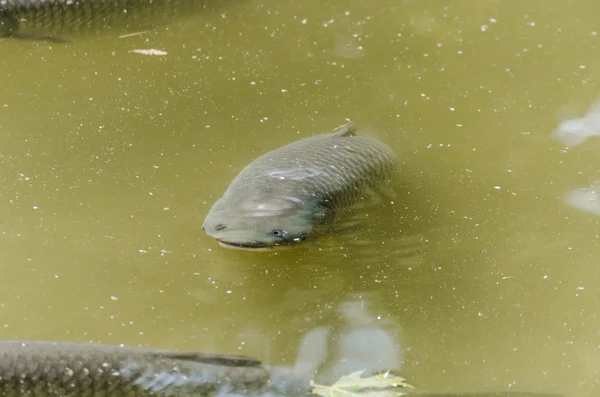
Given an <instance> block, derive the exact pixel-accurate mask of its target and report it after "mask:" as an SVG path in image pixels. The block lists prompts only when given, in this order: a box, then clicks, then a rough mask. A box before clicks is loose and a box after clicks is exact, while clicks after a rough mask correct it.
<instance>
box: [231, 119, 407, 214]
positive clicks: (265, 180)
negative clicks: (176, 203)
mask: <svg viewBox="0 0 600 397" xmlns="http://www.w3.org/2000/svg"><path fill="white" fill-rule="evenodd" d="M351 131H354V129H353V127H352V130H351ZM338 140H339V141H340V142H338ZM287 158H294V159H295V161H294V163H295V166H296V167H298V168H309V169H315V168H316V169H319V170H322V171H323V172H324V173H325V174H326V175H321V176H315V177H313V178H307V179H306V180H301V181H287V182H283V183H282V181H279V180H273V179H274V178H270V177H269V175H268V173H269V171H272V170H273V168H277V166H278V165H279V164H282V163H285V162H286V161H285V160H286V159H287ZM395 158H396V157H395V154H394V153H393V152H392V151H391V149H390V148H389V147H387V146H386V145H385V144H383V143H381V142H379V141H377V140H375V139H373V138H370V137H365V136H360V135H354V134H351V135H347V136H339V133H331V134H323V135H319V136H315V137H310V138H305V139H303V140H300V141H297V142H294V143H292V144H289V145H287V146H284V147H282V148H280V149H277V150H275V151H272V152H269V153H267V154H265V155H263V156H261V157H259V158H258V159H256V160H255V161H254V162H252V163H251V164H250V165H249V166H247V167H246V168H244V169H243V170H242V171H241V172H240V174H239V175H238V176H237V177H236V178H235V179H234V180H233V182H232V183H231V185H230V186H229V188H228V192H227V193H225V195H227V194H228V193H229V194H232V193H235V191H236V190H237V189H239V188H252V187H260V186H264V185H265V184H267V185H268V186H269V188H271V189H278V190H279V191H280V193H281V194H282V195H286V194H290V193H292V194H294V193H296V192H298V191H309V192H314V194H316V195H318V196H322V198H327V199H330V200H332V204H333V205H334V206H335V207H343V206H346V205H349V204H351V203H352V202H354V201H355V200H356V196H357V195H354V194H349V193H351V192H353V191H358V190H361V189H362V188H366V187H374V186H377V185H378V184H379V183H380V182H381V181H382V180H383V179H385V178H389V177H390V176H391V175H392V172H393V171H394V170H395ZM332 166H333V167H335V169H332V168H331V167H332ZM326 192H328V193H329V194H327V193H326ZM327 196H330V197H327Z"/></svg>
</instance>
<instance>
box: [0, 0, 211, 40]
mask: <svg viewBox="0 0 600 397" xmlns="http://www.w3.org/2000/svg"><path fill="white" fill-rule="evenodd" d="M206 8H207V0H0V36H14V37H20V38H50V37H55V36H57V35H61V34H72V33H81V34H87V33H94V32H96V33H97V32H99V31H103V30H107V29H110V28H115V27H119V28H120V29H122V30H127V29H134V28H137V29H145V28H148V27H149V26H152V25H155V24H157V23H162V22H165V21H168V20H170V19H172V18H174V17H178V16H184V15H189V14H190V13H192V12H195V11H198V10H202V9H206ZM42 35H49V36H48V37H42ZM56 39H57V40H58V37H56Z"/></svg>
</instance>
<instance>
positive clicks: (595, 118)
mask: <svg viewBox="0 0 600 397" xmlns="http://www.w3.org/2000/svg"><path fill="white" fill-rule="evenodd" d="M594 136H600V102H596V103H594V104H592V105H591V106H590V108H589V109H588V111H587V112H586V113H585V115H584V116H583V117H582V118H580V119H571V120H564V121H561V123H560V124H559V125H558V128H557V129H556V130H555V131H554V137H555V138H556V139H557V140H559V141H560V142H562V143H564V144H565V145H567V146H577V145H579V144H582V143H583V142H585V141H587V140H588V139H589V138H590V137H594Z"/></svg>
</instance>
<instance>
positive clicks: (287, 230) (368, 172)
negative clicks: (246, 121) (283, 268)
mask: <svg viewBox="0 0 600 397" xmlns="http://www.w3.org/2000/svg"><path fill="white" fill-rule="evenodd" d="M396 172H397V161H396V156H395V154H394V152H393V151H392V149H390V148H389V147H388V146H387V145H386V144H384V143H383V142H380V141H378V140H376V139H374V138H371V137H367V136H361V135H358V134H356V131H355V127H354V125H352V124H348V125H345V126H344V127H342V128H341V129H340V130H339V131H337V132H333V133H329V134H321V135H316V136H312V137H309V138H305V139H301V140H299V141H296V142H293V143H291V144H288V145H286V146H283V147H281V148H279V149H276V150H273V151H271V152H269V153H266V154H264V155H263V156H261V157H259V158H257V159H256V160H254V161H253V162H252V163H250V164H249V165H248V166H246V167H245V168H244V169H243V170H242V171H241V172H240V173H239V174H238V176H237V177H236V178H235V179H234V180H233V181H232V182H231V184H230V185H229V187H228V188H227V190H226V191H225V193H224V194H223V196H222V197H221V198H219V199H218V200H217V201H216V202H215V204H214V205H213V206H212V208H211V209H210V211H209V213H208V215H207V217H206V219H205V221H204V224H203V229H204V231H205V232H206V233H207V234H208V235H209V236H212V237H214V238H215V239H217V240H218V241H219V243H221V245H224V246H226V247H231V248H241V249H261V248H262V249H265V248H270V247H273V246H277V245H282V244H290V243H296V242H299V241H302V240H304V239H305V238H306V237H307V236H308V235H310V233H312V232H313V229H314V227H315V226H316V225H318V224H323V223H329V222H331V221H332V220H333V219H334V217H335V213H336V212H337V211H338V210H339V209H342V208H345V207H348V206H350V205H352V204H355V203H357V202H360V201H362V200H364V199H365V198H366V196H367V193H368V192H370V191H377V190H378V189H379V188H380V187H381V186H382V185H383V184H385V183H387V182H389V181H391V180H393V179H394V175H395V174H396Z"/></svg>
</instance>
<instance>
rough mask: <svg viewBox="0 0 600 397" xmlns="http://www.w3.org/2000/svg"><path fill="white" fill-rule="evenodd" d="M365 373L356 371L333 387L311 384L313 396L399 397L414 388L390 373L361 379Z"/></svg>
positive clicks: (342, 378)
mask: <svg viewBox="0 0 600 397" xmlns="http://www.w3.org/2000/svg"><path fill="white" fill-rule="evenodd" d="M363 372H364V370H363V371H356V372H353V373H351V374H350V375H346V376H342V377H341V378H340V379H339V380H338V381H337V382H335V383H334V384H333V385H331V386H323V385H317V384H315V383H314V382H311V383H310V386H311V387H312V392H313V394H316V395H318V396H321V397H352V396H365V397H399V396H405V395H406V394H407V393H405V392H404V391H403V390H402V389H413V388H414V387H413V386H411V385H409V384H408V383H406V382H405V379H404V378H402V377H400V376H396V375H392V374H391V373H389V372H384V373H381V374H377V375H373V376H369V377H364V378H363V377H361V375H362V374H363Z"/></svg>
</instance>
